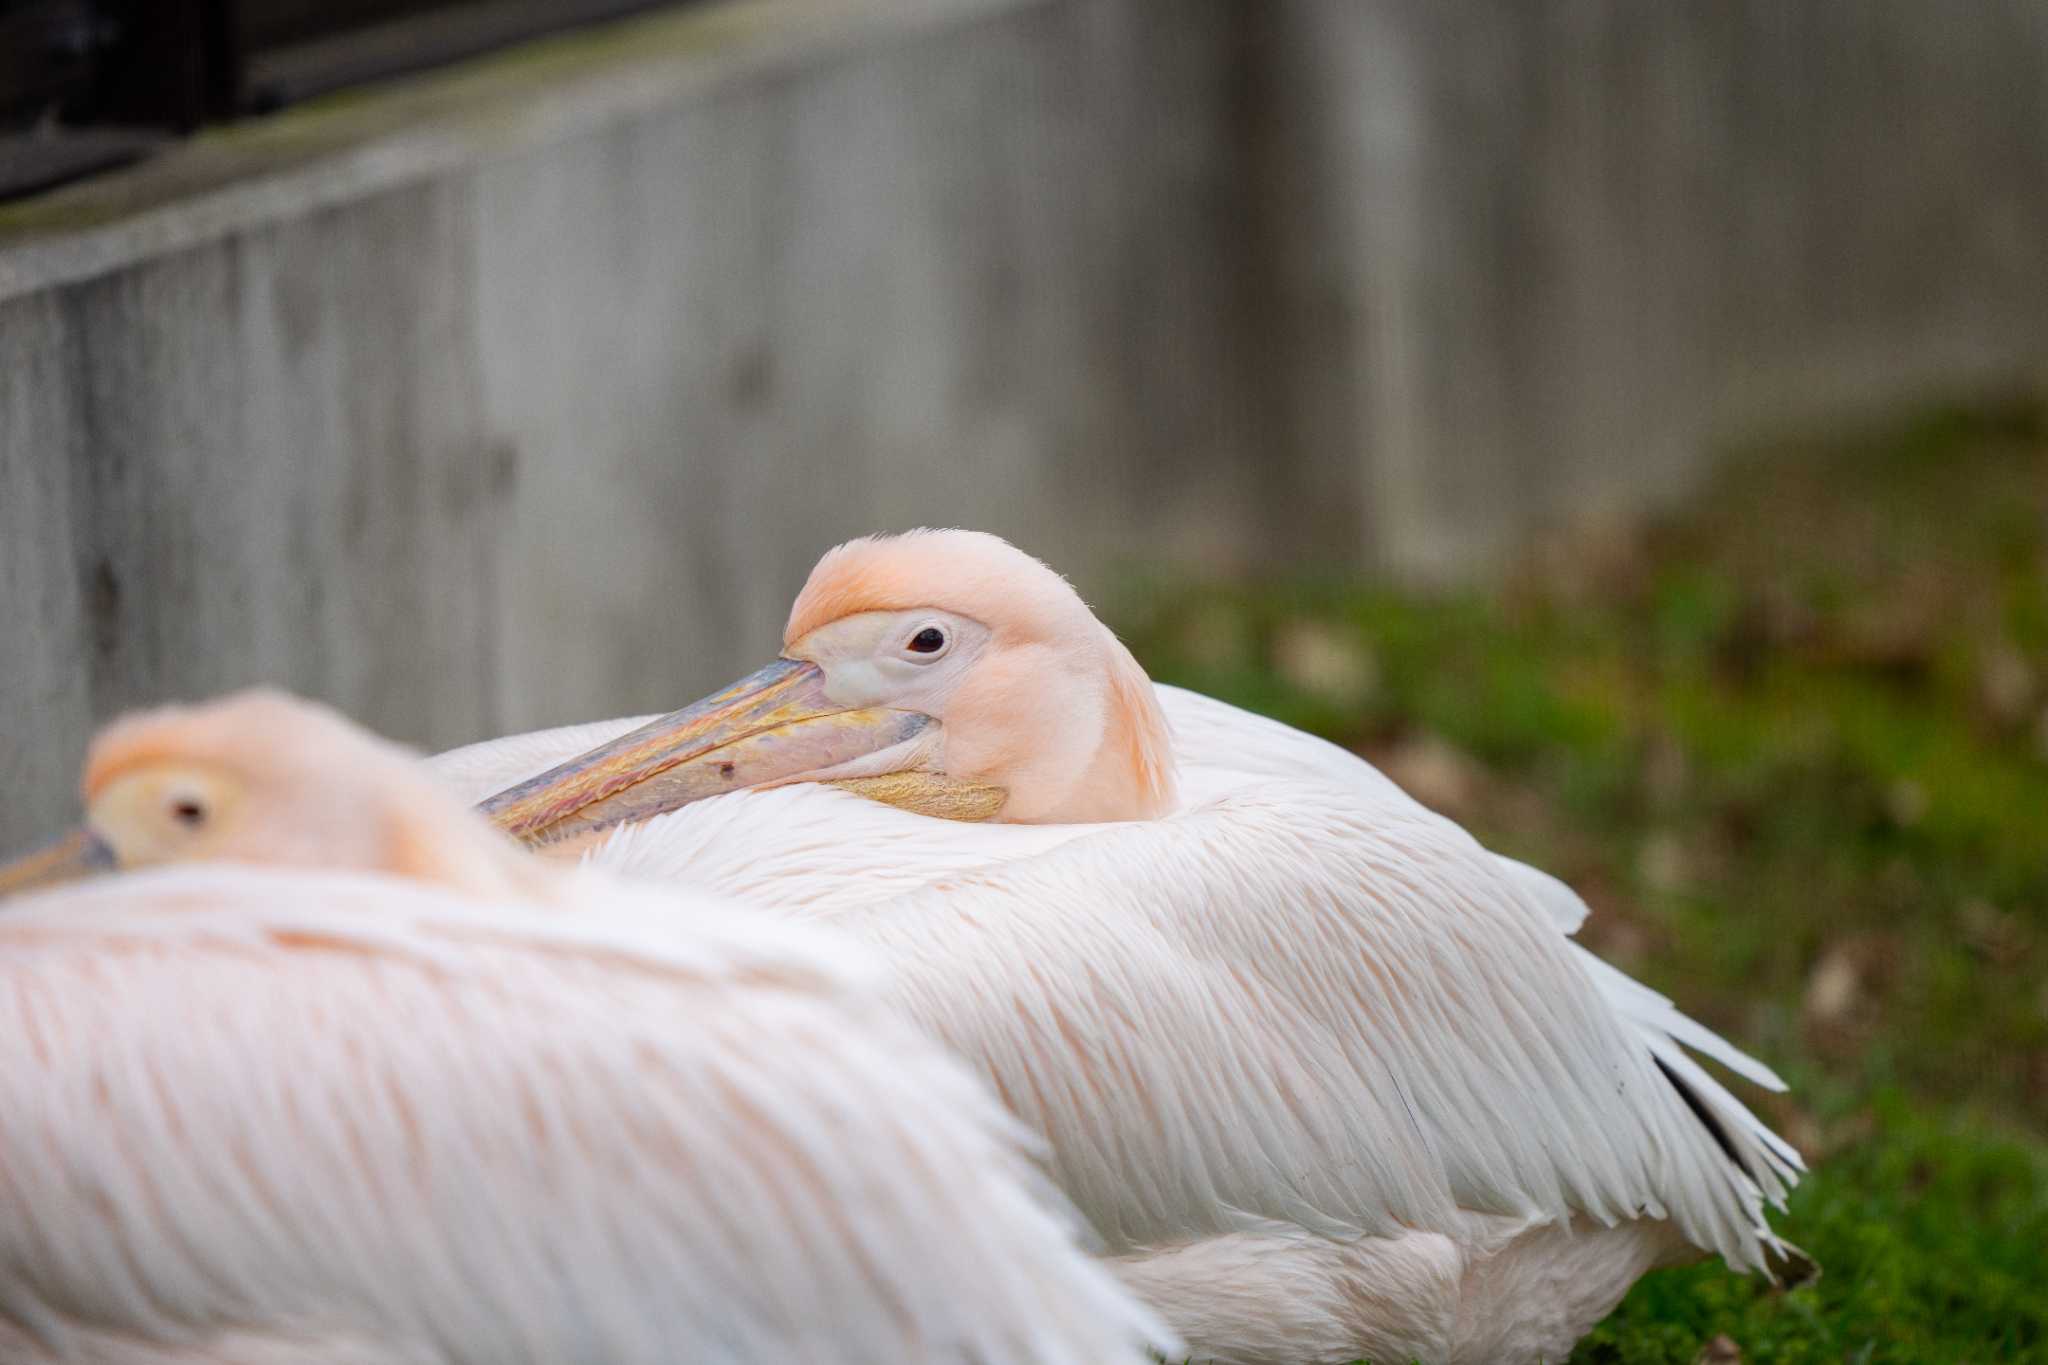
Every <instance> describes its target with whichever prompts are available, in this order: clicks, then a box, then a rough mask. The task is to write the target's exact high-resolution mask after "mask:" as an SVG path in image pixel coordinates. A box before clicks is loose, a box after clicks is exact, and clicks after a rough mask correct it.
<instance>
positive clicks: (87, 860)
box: [0, 829, 114, 897]
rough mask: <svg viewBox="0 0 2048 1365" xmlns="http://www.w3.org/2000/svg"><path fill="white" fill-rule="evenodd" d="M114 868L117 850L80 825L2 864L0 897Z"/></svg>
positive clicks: (60, 883) (74, 879)
mask: <svg viewBox="0 0 2048 1365" xmlns="http://www.w3.org/2000/svg"><path fill="white" fill-rule="evenodd" d="M113 870H114V850H112V849H111V848H108V847H107V845H106V843H105V842H104V841H103V840H102V839H101V838H100V837H99V836H98V835H97V834H94V833H93V832H92V831H91V830H89V829H78V830H74V831H72V832H71V833H70V834H67V835H65V836H64V837H63V838H62V839H59V840H58V841H57V842H56V843H54V844H51V845H49V846H48V847H47V848H40V849H37V850H36V851H35V852H34V853H31V854H29V855H28V856H27V857H24V858H17V859H15V860H14V861H13V862H11V863H7V864H4V865H0V897H6V896H12V895H15V894H17V893H19V892H23V891H36V890H40V889H42V888H44V887H49V886H61V885H62V884H64V883H65V882H75V881H77V880H79V879H80V878H81V877H91V876H96V875H98V874H99V873H102V872H111V871H113Z"/></svg>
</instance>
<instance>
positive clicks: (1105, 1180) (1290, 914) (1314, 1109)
mask: <svg viewBox="0 0 2048 1365" xmlns="http://www.w3.org/2000/svg"><path fill="white" fill-rule="evenodd" d="M438 768H439V771H440V772H441V774H442V775H443V777H444V779H445V780H446V781H448V782H449V783H450V784H451V786H453V787H454V788H455V789H456V790H458V791H461V792H463V793H464V794H465V795H467V796H469V797H472V798H474V797H476V796H480V795H482V794H484V793H486V792H492V791H495V790H496V789H498V788H501V787H503V788H504V790H502V791H497V794H496V795H493V796H491V797H489V799H487V800H485V801H484V802H483V803H482V807H481V808H482V809H483V810H484V811H485V812H486V813H487V814H489V815H490V816H491V818H492V819H493V820H495V821H496V822H497V823H498V824H499V825H500V826H501V827H503V828H504V829H506V830H508V831H509V832H511V833H513V834H514V835H516V836H517V837H519V838H521V839H523V840H525V841H527V842H528V843H530V844H533V845H536V846H540V847H543V848H553V849H555V850H557V851H561V850H578V849H580V850H583V851H585V853H586V855H587V861H590V862H593V863H596V864H598V865H602V866H605V867H608V868H610V869H611V870H613V871H617V872H624V873H630V874H633V875H637V876H640V877H643V878H654V879H661V880H665V881H668V882H671V883H689V884H694V885H697V886H700V887H706V888H711V889H716V890H719V891H722V892H724V893H726V894H729V895H732V896H734V897H737V898H739V899H742V900H746V901H748V902H750V903H752V904H755V905H757V906H760V907H763V909H764V911H765V910H772V911H775V912H777V913H779V914H782V915H786V916H790V917H795V918H802V919H808V920H816V921H821V922H824V923H828V924H830V925H831V926H833V927H835V928H837V929H838V930H839V931H841V932H842V933H845V934H847V935H849V936H850V937H853V938H856V939H859V940H860V941H861V942H862V943H863V944H865V945H866V946H867V947H868V948H869V949H870V950H872V951H873V952H874V953H876V954H877V955H878V956H879V957H880V958H881V959H882V960H883V962H884V963H885V964H886V969H887V972H888V982H889V986H888V988H889V991H890V994H891V998H892V999H893V1000H894V1001H895V1002H896V1003H897V1004H898V1006H899V1007H900V1008H902V1009H903V1010H904V1011H905V1012H906V1013H907V1015H908V1016H909V1017H910V1018H912V1019H914V1020H916V1021H917V1022H918V1023H919V1024H920V1025H921V1026H922V1027H923V1028H924V1029H925V1030H927V1031H928V1032H929V1033H930V1034H932V1035H933V1036H935V1037H937V1038H939V1039H941V1040H943V1041H944V1042H945V1043H946V1044H947V1045H948V1046H950V1047H951V1048H953V1049H954V1050H955V1051H957V1052H958V1053H959V1054H960V1055H962V1056H963V1057H965V1058H967V1059H969V1060H970V1061H971V1062H973V1063H974V1064H975V1065H976V1066H977V1067H978V1068H979V1069H980V1070H981V1072H982V1073H983V1075H984V1076H986V1077H987V1078H988V1080H989V1081H990V1082H991V1083H992V1084H993V1085H994V1086H995V1088H996V1090H997V1091H998V1093H999V1094H1000V1095H1001V1096H1002V1098H1003V1100H1004V1101H1005V1102H1006V1103H1007V1104H1008V1105H1009V1107H1010V1108H1011V1110H1012V1111H1013V1112H1015V1113H1016V1114H1017V1115H1018V1116H1020V1117H1021V1118H1022V1119H1024V1120H1025V1122H1026V1123H1027V1124H1029V1125H1030V1126H1031V1127H1032V1128H1034V1129H1035V1130H1036V1131H1038V1132H1039V1133H1041V1134H1043V1135H1044V1136H1045V1138H1046V1139H1047V1140H1048V1142H1049V1144H1050V1148H1051V1153H1052V1165H1051V1170H1052V1174H1053V1177H1054V1179H1055V1180H1056V1181H1057V1182H1058V1184H1059V1185H1060V1186H1061V1188H1062V1189H1064V1190H1065V1191H1066V1193H1067V1194H1068V1195H1069V1196H1071V1197H1072V1199H1073V1200H1074V1201H1075V1203H1076V1204H1078V1205H1079V1207H1080V1208H1081V1210H1082V1211H1083V1213H1084V1214H1085V1215H1086V1216H1087V1217H1088V1218H1089V1219H1090V1220H1091V1221H1092V1222H1093V1223H1094V1225H1095V1227H1096V1228H1097V1230H1098V1231H1099V1232H1100V1233H1101V1234H1102V1236H1103V1238H1104V1239H1105V1241H1106V1242H1107V1244H1108V1250H1109V1251H1110V1252H1111V1253H1112V1254H1113V1255H1114V1256H1115V1258H1116V1265H1117V1268H1118V1273H1119V1274H1121V1275H1122V1276H1123V1278H1124V1280H1125V1281H1126V1283H1128V1284H1130V1285H1131V1286H1133V1287H1134V1288H1135V1289H1137V1290H1138V1292H1139V1293H1140V1294H1141V1296H1142V1297H1144V1298H1145V1299H1146V1301H1147V1302H1149V1303H1150V1304H1151V1305H1152V1306H1153V1307H1154V1308H1156V1309H1158V1310H1159V1311H1160V1312H1161V1313H1162V1315H1163V1316H1164V1317H1165V1318H1166V1320H1167V1322H1168V1323H1169V1325H1170V1326H1171V1327H1172V1328H1173V1329H1174V1330H1175V1331H1177V1332H1178V1333H1179V1334H1180V1335H1181V1336H1182V1337H1183V1338H1184V1339H1185V1340H1186V1341H1187V1342H1188V1343H1189V1344H1190V1346H1191V1347H1192V1348H1193V1352H1194V1358H1195V1359H1197V1360H1207V1361H1215V1362H1222V1363H1225V1365H1282V1363H1283V1362H1284V1363H1285V1365H1301V1363H1302V1362H1309V1363H1310V1365H1316V1363H1318V1362H1330V1363H1332V1365H1334V1363H1335V1362H1347V1361H1354V1360H1358V1359H1361V1358H1365V1359H1374V1360H1410V1359H1415V1360H1422V1361H1429V1362H1453V1363H1458V1365H1462V1363H1466V1362H1470V1363H1472V1365H1477V1363H1478V1362H1522V1361H1526V1362H1536V1361H1543V1360H1549V1361H1556V1360H1560V1359H1563V1358H1564V1356H1565V1355H1566V1354H1567V1353H1568V1352H1569V1350H1570V1348H1571V1346H1572V1343H1573V1342H1574V1341H1576V1340H1577V1339H1578V1338H1579V1337H1580V1336H1581V1335H1582V1334H1583V1333H1584V1332H1585V1331H1586V1330H1587V1329H1588V1328H1590V1327H1591V1326H1592V1324H1594V1323H1595V1322H1597V1321H1598V1320H1599V1319H1600V1318H1601V1317H1602V1316H1604V1315H1605V1314H1606V1313H1607V1312H1608V1311H1610V1310H1611V1309H1612V1307H1613V1306H1614V1304H1615V1303H1616V1302H1618V1301H1619V1299H1620V1298H1621V1296H1622V1294H1623V1293H1624V1292H1626V1290H1627V1289H1628V1287H1629V1286H1630V1285H1631V1284H1632V1283H1633V1282H1634V1281H1635V1280H1636V1279H1637V1278H1638V1277H1640V1276H1641V1275H1642V1274H1644V1273H1645V1272H1646V1271H1648V1270H1650V1269H1653V1268H1655V1267H1658V1266H1663V1265H1669V1264H1675V1263H1679V1262H1683V1261H1687V1260H1692V1259H1696V1258H1698V1257H1699V1256H1701V1255H1703V1254H1709V1253H1712V1254H1718V1255H1720V1256H1722V1257H1723V1258H1725V1260H1726V1261H1727V1262H1728V1264H1730V1265H1731V1266H1733V1267H1736V1268H1737V1269H1740V1270H1745V1271H1755V1272H1761V1273H1765V1274H1774V1273H1775V1272H1776V1271H1777V1269H1778V1268H1779V1267H1781V1266H1783V1265H1786V1264H1790V1265H1794V1266H1797V1265H1799V1264H1800V1263H1801V1259H1802V1258H1801V1257H1800V1254H1799V1253H1798V1252H1797V1250H1796V1249H1795V1248H1793V1247H1791V1246H1789V1245H1788V1244H1786V1243H1785V1242H1783V1241H1782V1240H1781V1239H1780V1238H1779V1237H1778V1236H1777V1235H1776V1234H1775V1233H1774V1232H1773V1231H1772V1229H1771V1227H1770V1225H1769V1223H1768V1221H1767V1219H1766V1216H1765V1206H1766V1204H1775V1205H1778V1206H1780V1207H1782V1204H1783V1198H1784V1195H1785V1193H1786V1191H1787V1190H1788V1189H1789V1188H1790V1187H1791V1186H1792V1185H1793V1183H1794V1182H1795V1181H1796V1180H1797V1178H1798V1175H1799V1173H1800V1171H1801V1170H1802V1169H1803V1168H1802V1165H1801V1162H1800V1159H1799V1156H1798V1154H1797V1153H1796V1152H1795V1151H1794V1150H1793V1149H1792V1148H1791V1146H1790V1145H1788V1144H1787V1143H1786V1142H1784V1140H1783V1139H1781V1138H1779V1137H1778V1136H1777V1135H1776V1134H1774V1133H1772V1132H1771V1131H1770V1130H1769V1129H1768V1128H1767V1127H1766V1126H1765V1125H1764V1124H1763V1123H1762V1122H1760V1121H1759V1120H1758V1119H1757V1118H1756V1117H1755V1116H1754V1115H1752V1114H1751V1113H1750V1112H1749V1111H1748V1110H1747V1109H1746V1108H1745V1107H1744V1106H1743V1105H1742V1103H1741V1102H1740V1101H1739V1100H1738V1099H1736V1097H1735V1096H1733V1095H1732V1094H1730V1093H1729V1091H1728V1090H1727V1089H1725V1088H1724V1087H1723V1086H1722V1085H1721V1084H1720V1083H1719V1082H1718V1081H1716V1080H1715V1079H1714V1078H1713V1077H1712V1076H1711V1075H1709V1074H1708V1072H1707V1071H1706V1070H1705V1069H1704V1068H1703V1067H1701V1066H1700V1065H1699V1063H1698V1062H1696V1061H1695V1060H1694V1059H1693V1058H1692V1057H1691V1056H1689V1055H1688V1053H1687V1052H1686V1050H1685V1049H1686V1048H1692V1049H1695V1050H1697V1051H1698V1052H1700V1053H1702V1054H1704V1055H1706V1056H1708V1057H1711V1058H1714V1059H1716V1060H1718V1061H1719V1062H1721V1063H1723V1064H1724V1065H1726V1066H1727V1067H1729V1068H1730V1069H1731V1070H1732V1071H1734V1072H1735V1073H1737V1074H1739V1075H1742V1076H1744V1077H1745V1078H1747V1079H1749V1080H1751V1081H1753V1082H1755V1083H1757V1084H1760V1085H1763V1086H1766V1087H1770V1088H1782V1086H1783V1083H1782V1082H1781V1081H1780V1080H1779V1079H1778V1078H1777V1077H1776V1076H1775V1075H1774V1074H1773V1073H1772V1072H1771V1071H1770V1070H1769V1069H1768V1068H1767V1067H1765V1066H1763V1065H1762V1064H1761V1063H1759V1062H1757V1061H1755V1060H1753V1059H1751V1058H1749V1057H1747V1056H1745V1055H1743V1054H1742V1053H1741V1052H1739V1051H1737V1050H1736V1049H1735V1048H1734V1047H1733V1046H1731V1045H1730V1044H1729V1043H1727V1042H1726V1041H1725V1040H1723V1039H1721V1038H1719V1037H1717V1036H1716V1035H1714V1034H1713V1033H1711V1032H1709V1031H1708V1030H1706V1029H1704V1028H1702V1027H1700V1026H1699V1025H1698V1024H1696V1023H1694V1022H1693V1021H1691V1020H1689V1019H1687V1018H1686V1017H1685V1016H1684V1015H1682V1014H1680V1013H1679V1012H1678V1011H1677V1010H1676V1009H1675V1008H1674V1007H1673V1006H1672V1005H1671V1003H1670V1002H1669V1001H1667V1000H1666V999H1664V998H1663V997H1662V996H1660V995H1658V994H1656V993H1654V992H1652V991H1650V990H1649V989H1648V988H1646V987H1644V986H1642V985H1640V984H1638V983H1636V982H1634V981H1633V980H1631V979H1629V978H1628V977H1626V976H1625V975H1623V974H1622V973H1620V972H1619V971H1616V970H1615V969H1613V968H1612V967H1610V966H1608V965H1607V964H1605V963H1603V962H1601V961H1599V960H1598V959H1597V958H1595V957H1593V956H1592V955H1590V954H1589V953H1586V952H1585V951H1583V950H1582V949H1580V948H1579V947H1578V946H1577V945H1576V944H1574V943H1573V942H1571V939H1570V935H1571V934H1572V933H1573V931H1575V930H1576V929H1577V928H1578V926H1579V924H1580V923H1581V921H1582V920H1583V919H1584V917H1585V914H1586V908H1585V905H1584V904H1583V902H1581V901H1580V899H1579V898H1578V897H1577V896H1576V895H1575V894H1573V893H1572V892H1571V890H1570V889H1569V888H1568V887H1566V886H1564V885H1563V884H1562V883H1561V882H1558V881H1557V880H1555V879H1554V878H1551V877H1549V876H1547V875H1546V874H1544V873H1542V872H1540V871H1538V870H1536V869H1534V868H1532V867H1528V866H1526V865H1524V864H1521V863H1517V862H1514V861H1512V860H1509V859H1506V858H1502V857H1499V856H1496V855H1494V854H1492V853H1490V852H1488V851H1487V850H1485V849H1484V848H1482V847H1480V846H1479V844H1478V843H1477V842H1475V841H1474V840H1473V839H1472V838H1471V836H1470V835H1468V834H1467V833H1466V832H1465V831H1464V830H1462V829H1461V828H1459V827H1458V826H1457V825H1455V824H1453V823H1452V822H1450V821H1448V820H1446V819H1444V818H1442V817H1440V816H1438V815H1436V814H1434V813H1432V812H1430V811H1428V810H1426V809H1424V808H1423V807H1422V806H1420V805H1419V804H1417V803H1416V802H1415V801H1413V800H1411V799H1410V798H1409V797H1407V796H1406V795H1405V794H1404V793H1403V792H1401V791H1400V789H1399V788H1397V787H1396V786H1395V785H1394V784H1393V783H1391V782H1390V781H1388V780H1387V779H1386V778H1385V777H1384V776H1382V775H1381V774H1379V773H1378V772H1377V771H1376V770H1374V769H1373V768H1371V767H1370V766H1369V765H1367V764H1365V763H1364V762H1362V761H1361V760H1359V759H1358V758H1356V757H1354V756H1353V755H1350V754H1348V753H1345V752H1344V751H1342V750H1340V749H1337V748H1335V747H1334V746H1331V745H1327V744H1324V743H1323V742H1321V741H1319V740H1316V739H1313V738H1311V737H1309V736H1307V735H1303V734H1300V733H1298V732H1295V731H1292V730H1289V729H1287V728H1286V727H1283V726H1279V725H1276V724H1274V723H1272V722H1270V721H1266V720H1263V719H1260V718H1258V717H1255V716H1251V715H1248V714H1246V713H1244V712H1241V711H1238V710H1235V709H1234V708H1231V707H1227V706H1225V705H1223V704H1221V703H1219V702H1216V701H1213V700H1210V699H1208V698H1204V697H1200V696H1196V695H1193V694H1190V693H1186V692H1179V691H1175V690H1173V689H1170V688H1155V687H1154V686H1152V685H1151V683H1150V682H1149V680H1148V679H1147V678H1146V676H1145V674H1144V672H1143V671H1142V669H1141V668H1140V667H1139V665H1138V664H1137V662H1136V661H1135V660H1134V659H1133V658H1132V657H1131V655H1130V653H1129V652H1128V651H1127V650H1126V649H1125V648H1124V647H1123V646H1122V645H1121V644H1120V643H1119V642H1118V641H1117V640H1116V638H1115V637H1114V636H1113V635H1112V634H1111V632H1110V631H1109V630H1108V629H1106V628H1105V627H1104V626H1103V625H1102V624H1101V623H1100V622H1099V621H1098V620H1096V618H1095V617H1094V616H1093V614H1092V613H1091V612H1090V611H1089V610H1088V608H1087V607H1086V605H1085V604H1084V603H1083V602H1082V601H1081V599H1080V598H1079V596H1078V595H1076V593H1075V592H1074V591H1073V589H1072V588H1071V587H1070V586H1069V585H1068V584H1067V583H1066V582H1065V580H1063V579H1062V578H1060V576H1059V575H1058V574H1056V573H1054V572H1053V571H1052V570H1051V569H1049V568H1048V567H1046V566H1045V565H1043V564H1041V563H1039V562H1038V561H1037V560H1035V559H1032V558H1031V557H1029V556H1027V555H1025V554H1023V553H1022V552H1020V551H1018V550H1016V549H1015V548H1013V547H1011V546H1010V545H1008V544H1006V543H1005V542H1003V541H1001V540H998V539H996V538H995V537H992V536H988V535H983V534H978V533H972V532H963V531H920V532H913V533H910V534H907V535H903V536H896V537H881V538H869V539H864V540H858V541H853V542H850V543H848V544H846V545H843V546H840V547H838V548H836V549H834V550H832V551H830V552H829V553H827V554H826V555H825V556H824V558H823V559H822V560H821V561H820V562H819V564H818V565H817V567H816V569H815V570H814V571H813V572H812V574H811V576H810V579H809V581H808V582H807V584H806V585H805V587H804V589H803V591H802V592H801V594H800V595H799V596H798V598H797V600H796V602H795V604H794V606H793V608H792V610H791V612H790V616H789V622H788V627H787V630H786V632H785V637H784V647H783V651H782V656H781V657H780V658H778V659H777V660H775V661H773V662H771V663H769V664H768V665H766V666H765V667H763V668H762V669H760V670H759V671H757V672H756V673H754V674H752V675H750V676H749V677H747V678H745V679H743V680H741V681H740V682H738V683H736V684H734V685H732V686H731V687H729V688H726V689H724V690H722V691H720V692H718V693H715V694H713V695H712V696H710V697H707V698H705V699H704V700H703V701H701V702H698V703H695V704H693V705H691V706H688V707H686V708H684V709H683V710H681V711H678V712H675V713H673V714H672V715H669V716H666V717H661V718H656V719H651V720H650V719H645V718H642V719H641V720H634V721H614V722H601V723H598V724H595V725H587V726H576V727H569V728H567V729H564V730H557V731H549V732H541V733H537V734H532V735H523V736H514V737H511V738H509V739H505V740H500V741H494V742H492V743H489V744H486V745H482V746H475V747H472V748H470V749H466V750H459V751H456V752H454V753H451V754H448V755H444V756H443V757H442V759H441V760H440V761H439V763H438ZM507 784H510V785H509V786H508V785H507ZM833 788H844V789H850V790H834V789H833ZM706 798H715V799H706ZM864 798H875V799H864ZM932 814H940V815H952V816H956V817H964V818H957V819H953V820H944V819H934V818H931V815H932ZM989 817H993V819H989ZM974 820H983V821H986V822H985V823H969V821H974Z"/></svg>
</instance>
